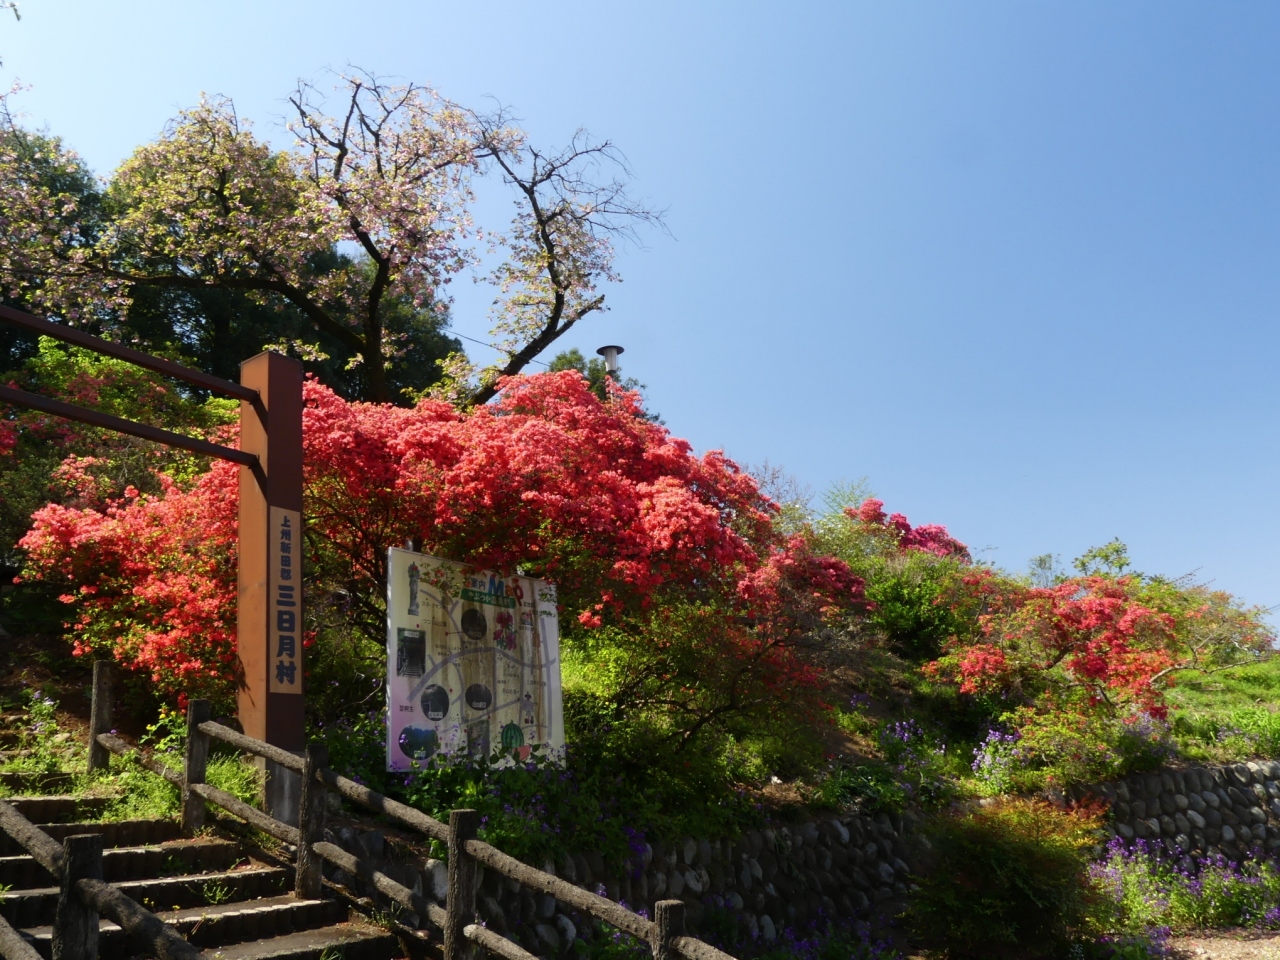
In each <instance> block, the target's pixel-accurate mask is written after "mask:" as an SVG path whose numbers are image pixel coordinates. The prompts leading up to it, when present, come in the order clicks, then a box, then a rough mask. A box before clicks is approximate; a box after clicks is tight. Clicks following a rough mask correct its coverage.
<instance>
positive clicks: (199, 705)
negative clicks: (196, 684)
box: [182, 700, 213, 836]
mask: <svg viewBox="0 0 1280 960" xmlns="http://www.w3.org/2000/svg"><path fill="white" fill-rule="evenodd" d="M212 717H213V709H212V707H211V706H210V704H209V701H208V700H192V701H191V702H190V703H188V704H187V756H186V763H185V764H184V765H183V770H182V832H183V833H185V834H186V835H187V836H192V835H193V834H194V833H195V832H196V831H197V830H199V829H200V828H201V827H203V826H204V814H205V809H204V798H202V797H200V796H199V795H197V794H195V793H192V792H191V785H192V784H193V783H204V776H205V770H206V769H207V768H208V766H209V736H208V734H204V733H201V732H200V724H202V723H204V722H205V721H207V720H209V719H211V718H212Z"/></svg>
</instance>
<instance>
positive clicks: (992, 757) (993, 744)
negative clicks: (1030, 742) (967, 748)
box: [973, 727, 1022, 796]
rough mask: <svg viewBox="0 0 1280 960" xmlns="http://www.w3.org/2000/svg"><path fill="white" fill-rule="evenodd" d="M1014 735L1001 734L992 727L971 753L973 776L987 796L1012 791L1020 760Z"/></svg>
mask: <svg viewBox="0 0 1280 960" xmlns="http://www.w3.org/2000/svg"><path fill="white" fill-rule="evenodd" d="M1019 739H1020V737H1019V736H1018V734H1016V733H1002V732H1001V731H1000V730H999V729H997V728H995V727H992V728H991V730H990V731H989V732H988V733H987V737H986V739H985V740H983V741H982V743H980V744H979V745H978V746H977V747H976V748H974V751H973V774H974V776H975V777H976V778H977V780H978V782H979V783H980V784H982V786H983V788H984V790H985V791H986V793H987V795H988V796H992V795H995V794H1001V793H1010V792H1012V791H1013V789H1014V785H1015V781H1014V770H1015V768H1016V767H1017V764H1018V761H1019V760H1020V759H1021V756H1022V754H1021V751H1019V749H1018V740H1019Z"/></svg>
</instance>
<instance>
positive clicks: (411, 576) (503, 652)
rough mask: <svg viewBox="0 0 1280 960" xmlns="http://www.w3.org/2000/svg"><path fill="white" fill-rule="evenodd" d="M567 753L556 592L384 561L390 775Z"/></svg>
mask: <svg viewBox="0 0 1280 960" xmlns="http://www.w3.org/2000/svg"><path fill="white" fill-rule="evenodd" d="M537 746H541V747H543V748H544V749H545V751H546V752H547V753H548V754H549V755H550V756H553V757H559V756H562V755H563V752H564V713H563V707H562V704H561V696H560V630H559V620H558V618H557V614H556V588H555V587H554V586H553V585H552V584H549V583H546V582H545V581H542V580H530V579H529V578H528V577H500V576H498V575H496V574H493V573H487V572H482V571H476V570H473V569H471V568H469V567H466V566H464V565H462V564H459V563H453V562H451V561H448V560H441V559H439V558H437V557H431V556H428V555H426V554H423V553H414V552H413V551H410V550H401V549H398V548H395V547H393V548H391V549H390V550H389V551H388V556H387V769H388V770H392V771H395V770H410V769H412V768H413V766H414V764H415V762H416V763H418V764H422V763H425V762H426V761H427V760H428V759H429V758H431V757H433V756H435V755H437V754H442V755H455V756H457V755H461V756H472V757H486V756H489V755H490V754H491V753H492V752H493V751H495V750H500V751H501V752H502V753H503V754H505V755H506V756H509V757H512V758H514V759H519V760H523V759H526V758H527V757H528V756H529V754H530V753H531V752H532V751H533V749H534V747H537Z"/></svg>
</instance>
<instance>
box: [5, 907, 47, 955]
mask: <svg viewBox="0 0 1280 960" xmlns="http://www.w3.org/2000/svg"><path fill="white" fill-rule="evenodd" d="M0 956H2V957H4V958H5V960H44V958H43V957H42V956H40V954H39V953H37V952H36V948H35V947H33V946H32V945H31V944H29V943H27V941H26V940H24V939H23V938H22V934H20V933H19V932H18V931H17V930H15V929H13V927H11V926H9V921H8V920H6V919H5V918H4V917H0Z"/></svg>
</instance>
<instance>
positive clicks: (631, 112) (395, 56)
mask: <svg viewBox="0 0 1280 960" xmlns="http://www.w3.org/2000/svg"><path fill="white" fill-rule="evenodd" d="M22 13H23V19H22V22H21V23H14V22H12V21H11V20H7V19H5V20H0V56H3V58H4V66H3V68H0V81H2V82H3V83H4V84H5V85H7V84H8V83H9V82H10V81H11V80H12V79H13V78H14V77H19V78H21V79H22V80H23V81H25V82H28V83H31V84H33V85H34V89H33V90H32V91H31V92H30V93H28V94H26V95H24V96H23V97H22V98H21V99H20V101H19V104H20V105H21V107H22V108H23V109H24V110H25V111H26V112H27V113H28V114H29V115H30V117H31V120H32V121H33V122H35V123H37V124H47V126H48V128H49V130H50V131H51V132H53V133H56V134H59V135H61V136H62V137H64V138H65V139H66V141H67V142H68V143H69V144H70V145H72V146H74V147H75V148H76V149H78V150H79V151H80V152H81V153H82V154H83V155H84V156H85V157H86V158H87V160H88V161H89V163H90V164H91V165H92V166H93V167H94V169H96V170H98V171H99V172H102V173H106V172H108V171H109V170H110V169H111V168H112V167H113V166H114V165H115V164H117V163H118V162H119V161H120V160H121V159H123V158H124V157H125V156H126V155H127V154H128V152H129V151H130V150H131V149H132V148H133V147H134V146H135V145H137V144H139V143H141V142H144V141H146V140H149V139H151V138H153V137H154V136H155V135H156V133H157V132H158V131H159V130H160V128H161V126H162V125H163V124H164V122H165V120H166V119H167V118H169V117H170V116H172V115H173V114H174V113H175V111H176V110H177V109H179V108H180V107H183V106H187V105H190V104H192V103H193V102H194V101H195V99H196V98H197V96H198V95H199V93H200V91H202V90H204V91H209V92H217V93H224V94H227V95H229V96H231V97H233V98H234V99H235V101H236V104H237V106H238V107H239V109H240V112H241V114H242V115H244V116H247V117H250V118H253V119H255V121H256V122H257V124H258V128H259V130H261V131H263V132H268V131H269V130H270V123H271V121H272V118H275V117H279V116H281V115H283V113H284V104H283V97H284V96H285V95H286V94H287V93H288V91H289V89H290V87H291V85H292V84H293V82H294V81H295V79H296V78H298V77H300V76H302V77H316V76H318V75H320V74H321V72H322V71H323V70H324V69H325V68H326V67H335V68H341V67H343V66H344V65H346V64H348V63H352V64H358V65H360V66H363V67H366V68H368V69H370V70H373V71H376V72H379V73H381V74H386V75H396V76H400V77H404V78H408V79H413V80H416V81H421V82H428V83H431V84H434V85H435V86H437V87H438V88H439V89H440V90H441V91H442V92H443V93H445V94H446V95H447V96H450V97H452V98H454V99H457V100H461V101H463V102H466V103H470V104H480V103H481V101H482V98H484V97H486V96H491V97H494V98H497V99H498V100H500V101H502V102H503V103H506V104H509V105H511V106H513V107H514V108H515V110H516V111H517V113H518V114H519V116H521V117H522V118H523V119H524V121H525V123H526V125H527V127H528V128H529V129H530V130H531V131H532V133H533V134H534V136H535V138H536V139H538V140H539V141H540V142H542V143H544V144H555V143H558V142H560V141H563V140H564V139H565V138H566V137H567V136H568V135H569V134H570V133H571V132H572V131H573V130H574V129H575V128H576V127H578V126H584V127H586V128H588V129H589V130H590V131H591V132H592V133H593V134H595V135H596V136H598V137H607V138H609V139H611V140H613V141H615V142H616V143H617V144H618V145H619V146H620V147H621V148H622V149H623V151H625V153H626V155H627V157H628V158H629V160H630V162H631V164H632V166H633V167H634V170H635V173H636V176H637V178H638V179H637V192H638V193H640V194H641V195H642V196H644V197H647V198H649V199H650V200H651V201H652V202H653V203H655V204H656V205H658V206H663V207H667V208H668V209H669V214H668V220H669V224H670V228H671V231H672V233H673V235H674V237H673V238H668V237H664V236H662V235H661V234H653V235H651V236H650V237H649V238H648V241H647V244H646V247H645V248H643V249H639V248H637V249H627V250H624V251H623V252H622V256H621V258H620V268H621V270H622V272H623V274H624V276H625V282H624V283H623V284H622V285H620V286H618V287H616V288H615V289H613V290H611V291H610V294H609V299H610V302H611V304H612V307H613V309H612V312H610V313H609V314H607V315H605V316H604V317H601V318H598V319H595V320H593V321H591V322H590V323H588V324H586V325H585V326H584V327H582V328H581V332H576V331H575V335H574V336H572V337H571V338H570V339H569V341H568V342H566V343H565V345H566V346H572V345H576V346H578V347H580V348H582V349H583V351H584V352H590V351H592V350H594V348H595V347H597V346H599V345H600V344H603V343H610V342H616V343H621V344H623V345H624V346H625V347H626V350H627V352H626V356H625V357H624V358H623V359H624V360H625V361H626V363H625V369H626V373H627V374H629V375H632V376H635V377H638V378H639V379H640V380H642V381H644V382H645V383H647V384H648V386H649V396H650V400H651V404H652V406H653V407H654V408H655V409H657V410H658V411H659V412H660V413H661V414H662V415H663V416H664V417H665V419H666V421H667V423H668V424H669V425H670V427H671V428H672V429H673V430H674V432H676V433H677V434H679V435H681V436H684V437H687V438H688V439H689V440H690V441H691V442H692V443H693V444H694V445H695V446H696V447H698V448H699V449H708V448H713V447H721V448H723V449H725V450H726V451H727V452H728V453H729V454H730V455H731V456H733V457H735V458H737V459H739V460H741V461H744V462H748V463H758V462H760V461H762V460H765V459H766V458H767V459H768V460H770V461H772V462H774V463H776V464H780V465H782V466H784V467H785V468H786V469H788V470H789V471H791V472H792V473H794V474H795V475H797V476H798V477H799V478H801V479H802V480H804V481H806V482H807V483H809V484H810V485H812V486H813V487H814V488H815V489H818V490H821V489H822V488H824V487H826V486H827V485H829V484H830V483H832V482H834V481H838V480H841V479H854V478H858V477H862V476H866V477H867V478H869V482H870V484H871V487H872V488H873V489H874V490H875V491H876V493H877V494H878V495H879V496H880V497H881V498H882V499H884V500H885V501H886V503H887V505H888V507H889V508H890V509H891V510H901V511H903V512H905V513H906V514H908V516H909V517H910V518H911V519H912V521H913V522H917V523H920V522H937V523H945V524H946V525H947V526H948V527H949V528H950V529H951V531H952V532H953V533H954V534H955V535H957V536H958V537H960V538H961V539H962V540H964V541H966V542H967V543H969V544H970V545H971V546H973V547H975V548H978V549H983V548H992V549H991V551H990V552H989V553H986V554H985V556H987V557H988V558H989V559H992V560H994V561H995V562H997V563H999V564H1001V565H1002V566H1005V567H1007V568H1009V569H1014V570H1020V569H1023V568H1024V567H1025V565H1026V563H1027V560H1028V558H1029V557H1031V556H1033V555H1035V554H1039V553H1044V552H1054V553H1058V554H1061V555H1062V558H1063V560H1064V561H1065V562H1069V561H1070V559H1071V558H1072V557H1074V556H1076V555H1077V554H1079V553H1080V552H1082V551H1083V550H1084V549H1086V548H1087V547H1089V546H1091V545H1095V544H1099V543H1102V542H1105V541H1107V540H1109V539H1111V538H1112V537H1117V536H1118V537H1120V538H1121V539H1123V540H1124V541H1126V542H1127V543H1128V544H1129V546H1130V548H1131V551H1132V555H1133V557H1134V560H1135V562H1136V564H1137V566H1138V567H1139V568H1140V569H1143V570H1145V571H1149V572H1162V573H1166V574H1182V573H1186V572H1188V571H1191V570H1198V571H1199V574H1200V576H1201V577H1202V578H1204V579H1209V580H1212V581H1213V582H1214V583H1215V584H1216V585H1217V586H1219V587H1221V588H1224V589H1227V590H1230V591H1232V592H1234V593H1237V594H1238V595H1240V596H1242V597H1243V598H1244V599H1246V600H1248V601H1249V602H1253V603H1261V604H1265V605H1273V604H1280V582H1278V575H1280V553H1278V551H1277V543H1280V501H1278V499H1277V496H1276V494H1277V492H1278V490H1280V483H1278V482H1277V481H1278V480H1280V477H1278V473H1280V457H1278V456H1277V448H1276V443H1275V437H1276V427H1277V415H1278V414H1280V402H1278V401H1277V389H1276V385H1275V383H1274V380H1275V370H1276V362H1277V348H1278V347H1280V327H1278V325H1277V322H1276V318H1277V309H1278V308H1280V269H1278V268H1280V263H1278V261H1277V253H1278V252H1280V251H1278V249H1277V247H1278V245H1280V217H1278V216H1277V214H1278V212H1280V210H1278V207H1280V55H1277V51H1280V43H1278V42H1277V41H1278V40H1280V5H1276V4H1275V3H1272V2H1258V0H1242V2H1236V3H1230V4H1209V3H1203V2H1196V3H1190V2H1170V0H1160V2H1137V0H1131V2H1125V3H1094V2H1081V0H1069V2H1067V0H1060V2H1038V3H1026V2H1008V3H997V2H984V3H954V2H946V3H921V2H902V0H892V2H890V0H882V2H877V3H853V2H840V3H790V4H780V3H772V4H761V3H744V2H732V3H730V2H721V3H690V2H687V0H686V2H682V3H667V2H646V3H634V4H613V3H600V2H598V0H597V2H594V3H585V2H565V0H561V2H557V3H541V4H531V3H527V2H511V3H486V2H472V3H453V4H448V5H445V4H441V3H436V2H424V0H417V2H400V3H392V2H377V0H365V2H363V3H349V2H348V3H333V2H326V0H307V2H305V3H304V2H284V0H272V2H264V0H258V2H253V3H248V2H242V0H220V2H217V3H209V2H188V0H184V2H173V0H165V2H131V0H119V2H103V0H92V2H90V0H24V2H23V4H22ZM464 287H465V285H462V286H460V289H459V290H457V291H456V293H457V294H458V302H457V307H456V311H455V329H456V330H457V331H459V332H461V333H465V334H468V335H471V336H479V337H484V330H485V327H486V325H487V324H486V321H485V317H484V303H483V302H482V300H480V299H478V298H477V296H476V294H475V293H474V292H473V291H471V290H468V289H465V288H464ZM486 359H487V358H486Z"/></svg>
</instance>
